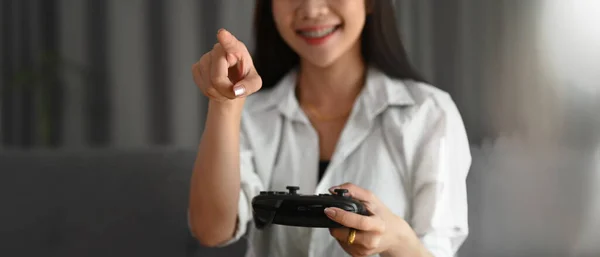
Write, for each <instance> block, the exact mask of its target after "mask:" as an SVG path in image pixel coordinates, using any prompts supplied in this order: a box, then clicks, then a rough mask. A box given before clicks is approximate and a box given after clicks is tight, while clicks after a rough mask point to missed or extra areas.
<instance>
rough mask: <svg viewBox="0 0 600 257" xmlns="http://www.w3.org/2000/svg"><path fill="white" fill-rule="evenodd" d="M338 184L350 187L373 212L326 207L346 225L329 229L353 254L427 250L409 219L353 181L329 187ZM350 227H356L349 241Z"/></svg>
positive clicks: (348, 251)
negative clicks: (366, 214)
mask: <svg viewBox="0 0 600 257" xmlns="http://www.w3.org/2000/svg"><path fill="white" fill-rule="evenodd" d="M338 188H343V189H347V190H348V194H349V196H350V197H352V198H354V199H356V200H359V201H361V202H362V203H363V204H364V205H365V207H366V209H367V211H369V212H370V214H371V215H370V216H363V215H359V214H355V213H352V212H347V211H344V210H342V209H339V208H327V209H326V210H325V213H326V214H327V216H328V217H329V218H330V219H332V220H333V221H336V222H337V223H340V224H342V225H343V226H344V227H342V228H332V229H330V230H329V231H330V233H331V235H332V236H333V237H334V238H335V239H336V240H337V241H338V243H339V244H340V246H341V247H342V248H343V249H344V250H345V251H346V252H347V253H348V254H350V255H351V256H354V257H358V256H370V255H374V254H380V255H382V256H400V255H402V256H421V253H424V252H425V251H424V249H423V247H422V246H421V245H420V241H419V240H418V238H417V237H416V235H415V234H414V232H413V230H412V228H411V227H410V226H409V225H408V223H407V222H406V221H405V220H404V219H402V218H401V217H399V216H397V215H395V214H394V213H392V211H391V210H390V209H389V208H387V206H385V205H384V204H383V203H382V202H381V201H380V200H379V199H378V198H377V197H376V196H375V195H374V194H373V193H371V192H370V191H368V190H366V189H363V188H360V187H358V186H356V185H353V184H350V183H346V184H343V185H340V186H336V187H332V188H331V189H330V191H332V192H333V190H335V189H338ZM351 229H355V230H356V234H355V237H354V240H353V242H349V235H350V232H351ZM405 254H406V255H405ZM415 254H416V255H415ZM423 255H424V256H425V254H423Z"/></svg>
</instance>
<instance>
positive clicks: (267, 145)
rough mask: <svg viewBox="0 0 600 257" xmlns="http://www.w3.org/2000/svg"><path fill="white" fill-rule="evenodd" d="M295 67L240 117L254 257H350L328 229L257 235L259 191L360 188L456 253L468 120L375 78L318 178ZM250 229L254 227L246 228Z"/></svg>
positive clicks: (412, 85) (434, 92)
mask: <svg viewBox="0 0 600 257" xmlns="http://www.w3.org/2000/svg"><path fill="white" fill-rule="evenodd" d="M295 85H296V71H295V70H294V71H292V72H290V73H289V74H288V75H287V76H285V77H284V78H283V79H282V80H281V81H280V82H279V84H278V85H277V86H276V87H274V88H273V89H270V90H262V91H260V92H259V93H256V94H253V95H251V96H249V97H248V99H247V100H246V106H245V107H244V112H243V115H242V123H241V124H242V125H241V126H242V127H241V131H242V136H241V140H242V142H241V189H242V190H241V192H239V194H240V201H239V211H238V219H239V225H238V228H237V231H236V233H235V236H234V238H233V239H232V240H230V241H229V242H227V243H225V244H223V246H225V245H229V244H231V243H233V242H235V241H237V240H239V239H240V238H241V237H243V236H244V235H247V236H248V238H247V239H248V243H249V249H248V252H247V254H246V256H256V257H270V256H273V257H275V256H281V257H300V256H302V257H304V256H310V257H317V256H327V257H337V256H340V257H341V256H348V254H346V253H345V252H344V250H343V249H342V248H341V247H340V246H339V245H338V242H337V241H336V240H335V239H334V238H333V237H332V236H331V235H330V234H329V231H328V229H326V228H301V227H288V226H280V225H274V226H271V227H270V228H268V229H265V230H257V229H256V228H255V227H254V223H253V221H252V206H251V204H250V203H251V200H252V198H253V197H254V196H256V195H258V194H259V193H260V191H268V190H278V191H286V186H288V185H294V186H299V187H300V191H299V193H300V194H320V193H328V189H329V188H330V187H332V186H334V185H340V184H342V183H345V182H351V183H354V184H356V185H358V186H360V187H362V188H365V189H367V190H370V191H372V192H373V193H374V194H375V195H376V196H377V197H378V198H379V199H380V200H381V201H382V202H383V203H385V204H386V205H387V207H389V208H390V209H391V210H392V211H393V212H394V213H395V214H397V215H399V216H400V217H402V218H404V219H405V220H406V221H407V222H408V223H409V224H410V225H411V227H412V228H413V229H414V231H415V232H416V234H417V235H418V236H419V237H420V239H421V241H422V243H423V244H424V246H425V247H426V248H427V249H429V250H430V251H431V252H432V253H433V254H434V255H435V256H453V255H454V254H455V253H456V251H457V250H458V248H459V246H460V245H461V244H462V243H463V241H464V239H465V238H466V237H467V234H468V222H467V196H466V185H465V180H466V177H467V173H468V171H469V167H470V165H471V155H470V152H469V143H468V139H467V135H466V132H465V128H464V125H463V122H462V119H461V116H460V114H459V112H458V110H457V108H456V106H455V104H454V102H453V101H452V99H451V98H450V96H449V95H448V94H447V93H445V92H443V91H441V90H439V89H437V88H435V87H432V86H430V85H427V84H424V83H417V82H413V81H403V80H397V79H392V78H390V77H388V76H386V75H385V74H384V73H382V72H380V71H379V70H377V69H374V68H370V69H369V70H368V72H367V79H366V85H365V87H364V88H363V90H362V92H361V93H360V95H359V97H358V99H357V101H356V102H355V105H354V107H353V109H352V112H351V114H350V118H349V120H348V122H347V124H346V126H345V128H344V129H343V131H342V134H341V136H340V139H339V141H338V143H337V146H336V148H335V152H334V154H333V156H332V159H331V162H330V164H329V166H328V167H327V169H326V171H325V174H324V176H323V178H322V180H321V181H318V168H319V138H318V135H317V133H316V131H315V129H314V128H313V127H312V126H311V123H310V122H309V120H308V118H307V116H305V114H304V112H303V111H302V109H301V108H300V106H299V104H298V102H297V100H296V97H295V93H294V87H295ZM246 225H249V226H246Z"/></svg>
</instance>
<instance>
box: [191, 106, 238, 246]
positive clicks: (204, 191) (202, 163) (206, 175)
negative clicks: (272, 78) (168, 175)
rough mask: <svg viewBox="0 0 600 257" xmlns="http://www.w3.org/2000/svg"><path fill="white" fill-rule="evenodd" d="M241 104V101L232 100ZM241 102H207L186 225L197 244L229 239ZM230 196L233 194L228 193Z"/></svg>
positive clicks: (235, 204)
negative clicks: (190, 228)
mask: <svg viewBox="0 0 600 257" xmlns="http://www.w3.org/2000/svg"><path fill="white" fill-rule="evenodd" d="M236 101H243V100H236ZM240 105H243V102H235V103H218V102H213V101H211V102H210V103H209V109H208V113H207V119H206V123H205V124H206V125H205V129H204V133H203V134H202V139H201V141H200V145H199V147H198V154H197V157H196V162H195V164H194V170H193V174H192V180H191V188H190V202H189V206H190V224H191V226H192V230H193V232H194V234H195V236H196V237H197V238H198V239H199V240H200V241H201V243H203V244H205V245H208V246H212V245H217V244H220V243H222V242H224V241H227V240H228V239H230V238H231V237H232V236H233V233H234V231H235V226H236V217H237V212H238V210H237V207H238V201H239V194H237V193H235V192H239V190H240V162H239V159H240V157H239V155H240V149H239V147H240V146H239V145H240V139H239V137H240V120H241V110H242V107H241V106H240ZM232 192H233V193H232Z"/></svg>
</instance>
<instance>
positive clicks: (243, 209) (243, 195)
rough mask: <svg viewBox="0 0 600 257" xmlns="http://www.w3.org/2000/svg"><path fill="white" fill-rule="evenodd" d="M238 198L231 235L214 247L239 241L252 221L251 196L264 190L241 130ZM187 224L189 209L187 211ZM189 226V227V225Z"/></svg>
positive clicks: (252, 153)
mask: <svg viewBox="0 0 600 257" xmlns="http://www.w3.org/2000/svg"><path fill="white" fill-rule="evenodd" d="M240 183H241V185H240V189H241V190H240V192H239V194H240V198H239V201H238V213H237V221H236V229H235V232H234V235H233V237H232V238H231V239H230V240H228V241H227V242H224V243H222V244H220V245H217V246H216V247H226V246H229V245H231V244H234V243H236V242H237V241H239V240H240V239H241V238H242V237H243V236H244V235H245V234H246V232H247V226H248V224H249V223H250V222H251V221H252V204H251V201H252V198H253V197H254V196H255V195H258V194H259V193H260V191H264V190H265V189H264V186H263V183H262V181H261V179H260V177H259V176H258V174H257V173H256V168H255V164H254V152H253V151H252V150H251V148H250V147H249V144H248V142H247V140H246V137H245V136H244V133H243V132H242V133H241V135H240ZM188 226H190V223H189V211H188ZM190 228H191V227H190Z"/></svg>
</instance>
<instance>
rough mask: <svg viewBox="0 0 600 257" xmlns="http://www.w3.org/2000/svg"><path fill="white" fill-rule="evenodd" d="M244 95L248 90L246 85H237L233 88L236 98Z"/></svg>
mask: <svg viewBox="0 0 600 257" xmlns="http://www.w3.org/2000/svg"><path fill="white" fill-rule="evenodd" d="M244 93H246V88H245V87H244V85H237V86H235V87H233V94H235V96H236V97H238V96H241V95H243V94H244Z"/></svg>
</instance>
